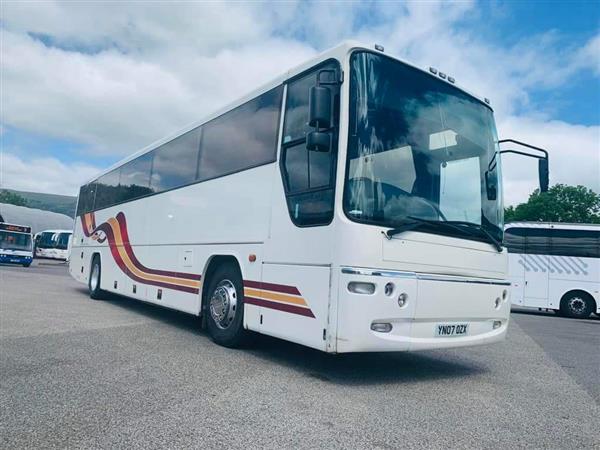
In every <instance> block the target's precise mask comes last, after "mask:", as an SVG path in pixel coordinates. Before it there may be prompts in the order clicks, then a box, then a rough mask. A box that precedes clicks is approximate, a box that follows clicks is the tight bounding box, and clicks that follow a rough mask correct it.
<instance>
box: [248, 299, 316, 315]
mask: <svg viewBox="0 0 600 450" xmlns="http://www.w3.org/2000/svg"><path fill="white" fill-rule="evenodd" d="M244 301H245V302H246V303H248V304H249V305H256V306H262V307H263V308H269V309H276V310H278V311H284V312H289V313H292V314H298V315H300V316H305V317H311V318H313V319H314V318H315V316H314V314H313V313H312V311H311V310H310V309H308V308H302V307H300V306H294V305H289V304H286V303H277V302H270V301H268V300H263V299H262V298H254V297H244Z"/></svg>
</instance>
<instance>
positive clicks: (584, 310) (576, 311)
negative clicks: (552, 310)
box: [560, 291, 595, 319]
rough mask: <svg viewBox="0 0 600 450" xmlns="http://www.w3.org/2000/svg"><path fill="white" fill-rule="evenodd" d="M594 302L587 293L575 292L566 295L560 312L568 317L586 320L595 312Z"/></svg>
mask: <svg viewBox="0 0 600 450" xmlns="http://www.w3.org/2000/svg"><path fill="white" fill-rule="evenodd" d="M594 309H595V305H594V300H593V299H592V297H591V296H590V295H589V294H588V293H587V292H582V291H574V292H569V293H567V294H565V295H564V297H563V298H562V300H561V302H560V311H561V313H562V314H563V315H564V316H566V317H573V318H576V319H585V318H587V317H589V316H590V314H591V313H592V312H593V311H594Z"/></svg>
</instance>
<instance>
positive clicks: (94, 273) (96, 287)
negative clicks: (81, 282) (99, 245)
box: [88, 255, 104, 300]
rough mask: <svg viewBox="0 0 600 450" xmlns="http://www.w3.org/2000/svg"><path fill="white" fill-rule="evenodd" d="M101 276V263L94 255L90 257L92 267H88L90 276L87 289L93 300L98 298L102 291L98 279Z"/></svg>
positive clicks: (100, 296) (101, 295)
mask: <svg viewBox="0 0 600 450" xmlns="http://www.w3.org/2000/svg"><path fill="white" fill-rule="evenodd" d="M101 277H102V265H101V263H100V257H99V256H98V255H95V256H94V258H93V259H92V267H91V268H90V277H89V279H88V290H89V292H90V298H91V299H93V300H100V299H101V298H102V297H103V295H104V291H102V289H100V280H101Z"/></svg>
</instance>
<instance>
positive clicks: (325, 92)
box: [308, 86, 331, 130]
mask: <svg viewBox="0 0 600 450" xmlns="http://www.w3.org/2000/svg"><path fill="white" fill-rule="evenodd" d="M308 125H309V126H311V127H314V128H317V130H318V129H319V128H329V127H330V126H331V90H330V89H329V88H328V87H325V86H313V87H311V88H310V92H309V96H308Z"/></svg>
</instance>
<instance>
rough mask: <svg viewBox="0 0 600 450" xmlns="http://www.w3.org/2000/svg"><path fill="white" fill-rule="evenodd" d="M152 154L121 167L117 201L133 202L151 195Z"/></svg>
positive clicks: (142, 156) (144, 155)
mask: <svg viewBox="0 0 600 450" xmlns="http://www.w3.org/2000/svg"><path fill="white" fill-rule="evenodd" d="M152 156H153V153H152V152H150V153H146V154H143V155H141V156H139V157H137V158H135V159H133V160H131V161H129V162H128V163H126V164H124V165H123V166H122V167H121V190H120V198H119V201H121V202H124V201H127V200H133V199H135V198H138V197H142V196H144V195H148V194H150V193H152V192H153V191H152V189H150V172H151V170H152Z"/></svg>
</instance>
